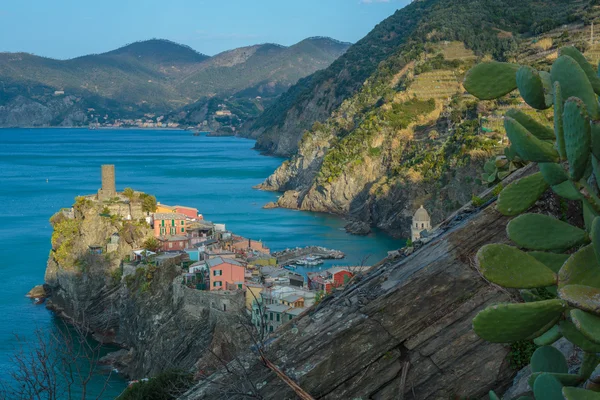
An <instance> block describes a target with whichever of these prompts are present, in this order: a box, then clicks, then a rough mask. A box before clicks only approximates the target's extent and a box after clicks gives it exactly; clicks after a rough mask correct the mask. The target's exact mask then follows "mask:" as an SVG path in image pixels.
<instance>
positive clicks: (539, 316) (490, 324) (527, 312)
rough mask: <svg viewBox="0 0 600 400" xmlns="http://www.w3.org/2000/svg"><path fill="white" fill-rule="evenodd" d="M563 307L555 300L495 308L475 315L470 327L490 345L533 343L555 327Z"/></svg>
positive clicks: (496, 306) (560, 302) (503, 305)
mask: <svg viewBox="0 0 600 400" xmlns="http://www.w3.org/2000/svg"><path fill="white" fill-rule="evenodd" d="M565 307H566V305H565V303H564V302H563V301H561V300H558V299H553V300H545V301H536V302H533V303H516V304H497V305H494V306H490V307H488V308H486V309H485V310H483V311H481V312H480V313H479V314H477V316H476V317H475V318H474V319H473V327H474V329H475V332H477V334H478V335H479V336H480V337H481V338H483V339H485V340H487V341H488V342H493V343H512V342H516V341H519V340H530V339H535V338H536V337H538V336H540V335H542V334H544V333H546V332H547V331H548V330H549V329H550V328H552V327H553V326H554V324H556V322H557V321H558V320H559V319H560V317H561V315H562V313H563V312H564V311H565Z"/></svg>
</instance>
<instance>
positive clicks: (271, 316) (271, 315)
mask: <svg viewBox="0 0 600 400" xmlns="http://www.w3.org/2000/svg"><path fill="white" fill-rule="evenodd" d="M269 319H270V320H271V321H273V313H269Z"/></svg>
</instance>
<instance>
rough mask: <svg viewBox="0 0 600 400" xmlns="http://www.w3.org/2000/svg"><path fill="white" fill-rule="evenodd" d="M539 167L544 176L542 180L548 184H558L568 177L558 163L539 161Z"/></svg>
mask: <svg viewBox="0 0 600 400" xmlns="http://www.w3.org/2000/svg"><path fill="white" fill-rule="evenodd" d="M539 167H540V171H541V173H542V175H543V176H544V180H545V181H546V182H547V183H548V185H550V186H555V185H560V184H561V183H563V182H564V181H566V180H568V179H569V175H568V174H567V172H566V171H565V170H564V169H563V167H562V165H560V164H556V163H540V164H539Z"/></svg>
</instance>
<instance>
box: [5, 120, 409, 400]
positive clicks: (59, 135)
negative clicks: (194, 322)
mask: <svg viewBox="0 0 600 400" xmlns="http://www.w3.org/2000/svg"><path fill="white" fill-rule="evenodd" d="M253 145H254V142H252V141H250V140H245V139H239V138H233V137H208V136H204V135H201V136H193V135H192V134H191V133H190V132H186V131H177V130H168V131H167V130H129V129H119V130H117V129H115V130H107V129H106V130H105V129H98V130H87V129H61V128H55V129H0V221H1V225H0V316H1V317H0V318H1V321H2V323H1V324H0V374H1V376H0V380H1V379H6V378H7V377H8V372H9V371H10V370H11V368H14V365H13V363H12V362H11V356H14V351H15V349H16V348H18V347H19V343H20V341H19V340H18V339H17V338H18V337H22V338H25V339H26V340H32V335H33V332H34V331H35V330H36V329H42V330H47V331H50V330H51V329H56V324H57V321H56V319H55V317H53V315H52V314H51V313H50V312H48V311H47V310H46V309H45V308H44V307H43V306H36V305H34V304H32V302H31V301H30V300H29V299H27V298H25V297H24V296H25V294H26V293H27V292H28V291H29V290H30V289H31V288H32V287H33V286H35V285H37V284H41V283H43V280H44V271H45V268H46V260H47V258H48V253H49V251H50V236H51V234H52V227H51V226H50V223H49V218H50V217H51V216H52V215H53V214H54V213H55V212H56V211H58V210H59V209H60V208H62V207H70V206H71V205H72V204H73V202H74V198H75V197H76V196H78V195H85V194H91V193H96V192H97V190H98V188H99V187H100V165H102V164H114V165H115V169H116V184H117V190H123V189H124V188H125V187H131V188H133V189H135V190H140V191H143V192H146V193H149V194H153V195H155V196H156V197H157V199H158V201H160V202H161V203H164V204H169V205H186V206H192V207H196V208H197V209H198V210H199V212H200V213H202V214H203V215H204V217H205V219H206V220H209V221H213V222H218V223H224V224H226V227H227V229H228V230H231V231H233V232H234V233H236V234H239V235H242V236H245V237H249V238H252V239H256V240H262V241H264V242H265V244H266V245H267V246H268V247H269V248H270V249H271V250H274V251H276V250H283V249H285V248H290V247H296V246H308V245H318V246H324V247H328V248H333V249H337V250H341V251H343V252H345V253H346V254H347V257H346V259H344V260H335V261H327V262H325V263H324V264H323V265H321V266H319V267H314V268H304V269H302V271H303V272H305V271H307V270H319V269H325V268H329V267H331V266H332V265H361V264H365V265H370V264H372V263H375V262H377V261H379V260H380V259H381V258H382V257H384V256H385V255H386V252H387V251H388V250H391V249H396V248H398V247H400V246H401V245H402V242H400V241H398V240H394V239H392V238H391V237H389V236H386V235H384V234H382V233H379V232H376V233H373V234H371V235H369V236H366V237H360V236H352V235H349V234H347V233H346V232H345V231H344V230H343V226H344V223H345V222H344V221H343V220H342V219H340V218H338V217H335V216H332V215H328V214H322V213H310V212H300V211H294V210H285V209H263V208H262V206H263V205H264V204H266V203H268V202H270V201H275V200H276V199H277V196H278V194H276V193H271V192H264V191H259V190H255V189H252V187H253V186H254V185H256V184H258V183H261V182H262V181H263V180H264V179H265V178H266V177H267V176H269V174H271V173H272V172H273V171H274V170H275V169H276V168H277V167H278V166H279V164H281V162H282V161H283V160H282V159H280V158H274V157H266V156H262V155H260V154H259V153H257V152H256V151H254V150H252V147H253ZM103 373H107V371H106V370H103ZM105 380H106V376H104V375H102V374H100V375H99V376H98V377H97V378H96V379H95V380H94V382H93V384H92V385H91V391H92V394H93V393H94V391H98V390H100V385H101V384H103V382H104V381H105ZM125 385H126V382H125V380H123V379H122V378H121V377H119V376H118V375H115V374H113V375H112V376H111V378H110V385H109V387H108V389H107V390H106V391H105V392H104V394H103V396H102V398H106V399H112V398H114V397H115V396H117V395H118V394H119V393H120V392H121V391H122V390H123V389H124V387H125ZM91 398H95V396H94V397H91Z"/></svg>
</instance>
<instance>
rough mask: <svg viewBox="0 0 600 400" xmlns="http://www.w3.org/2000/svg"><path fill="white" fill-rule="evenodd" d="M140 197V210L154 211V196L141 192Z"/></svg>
mask: <svg viewBox="0 0 600 400" xmlns="http://www.w3.org/2000/svg"><path fill="white" fill-rule="evenodd" d="M140 198H141V199H142V211H144V212H149V213H153V212H155V211H156V197H154V196H152V195H149V194H146V193H143V194H141V195H140Z"/></svg>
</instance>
